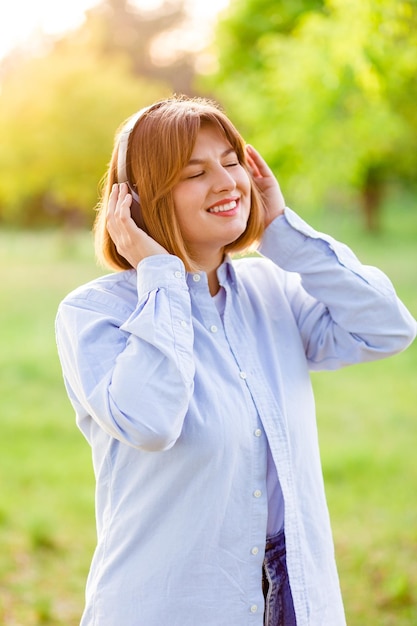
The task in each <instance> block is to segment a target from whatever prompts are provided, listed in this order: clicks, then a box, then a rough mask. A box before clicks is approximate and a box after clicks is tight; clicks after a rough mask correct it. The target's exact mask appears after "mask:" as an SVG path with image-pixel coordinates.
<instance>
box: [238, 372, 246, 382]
mask: <svg viewBox="0 0 417 626" xmlns="http://www.w3.org/2000/svg"><path fill="white" fill-rule="evenodd" d="M239 376H240V377H241V378H243V380H245V378H247V375H246V372H239Z"/></svg>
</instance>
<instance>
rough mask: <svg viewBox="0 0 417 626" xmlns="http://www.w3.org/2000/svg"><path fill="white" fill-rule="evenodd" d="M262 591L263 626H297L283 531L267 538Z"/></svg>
mask: <svg viewBox="0 0 417 626" xmlns="http://www.w3.org/2000/svg"><path fill="white" fill-rule="evenodd" d="M262 589H263V593H264V598H265V614H264V626H297V622H296V619H295V612H294V604H293V599H292V595H291V588H290V583H289V579H288V571H287V561H286V550H285V534H284V531H283V530H281V531H280V532H279V533H278V534H277V535H273V536H272V537H268V538H267V541H266V550H265V559H264V564H263V568H262Z"/></svg>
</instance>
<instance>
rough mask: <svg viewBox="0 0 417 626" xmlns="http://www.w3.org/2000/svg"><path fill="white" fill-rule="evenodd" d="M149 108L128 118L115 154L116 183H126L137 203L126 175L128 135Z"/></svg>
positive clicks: (137, 199) (136, 195)
mask: <svg viewBox="0 0 417 626" xmlns="http://www.w3.org/2000/svg"><path fill="white" fill-rule="evenodd" d="M150 108H151V107H145V108H143V109H140V111H138V112H137V113H135V114H134V115H132V117H130V118H129V119H128V120H127V122H126V124H125V125H124V127H123V128H122V130H121V133H120V135H119V147H118V150H117V152H118V154H117V182H119V183H127V185H128V187H129V190H130V193H131V194H132V197H133V199H134V200H136V202H139V196H138V194H137V192H136V191H135V189H134V186H133V185H132V184H131V183H130V181H129V177H128V175H127V151H128V148H129V139H130V135H131V133H132V131H133V129H134V128H135V126H136V124H137V122H138V121H139V120H140V119H141V117H143V115H144V114H145V113H146V112H147V111H149V109H150Z"/></svg>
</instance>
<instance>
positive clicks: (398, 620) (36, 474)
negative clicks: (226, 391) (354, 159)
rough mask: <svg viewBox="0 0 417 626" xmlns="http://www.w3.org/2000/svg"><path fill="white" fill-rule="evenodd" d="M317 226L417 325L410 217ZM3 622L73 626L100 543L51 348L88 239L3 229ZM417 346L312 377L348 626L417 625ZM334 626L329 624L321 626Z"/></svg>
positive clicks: (83, 448) (86, 465) (90, 489)
mask: <svg viewBox="0 0 417 626" xmlns="http://www.w3.org/2000/svg"><path fill="white" fill-rule="evenodd" d="M384 221H385V232H384V233H383V234H381V235H379V236H370V235H368V234H366V233H363V232H362V230H361V227H360V224H359V223H358V220H357V219H356V217H355V215H354V214H352V215H345V214H340V215H339V214H337V213H336V214H333V215H322V216H320V217H318V218H317V219H315V220H313V223H314V225H315V226H317V227H318V228H322V229H323V230H328V231H329V232H331V233H332V234H334V235H335V236H337V237H340V238H343V239H344V240H345V241H346V242H347V243H349V244H350V245H352V247H353V248H354V249H355V251H357V253H358V255H359V257H360V258H361V259H362V260H363V261H364V262H367V263H372V264H376V265H378V266H380V267H381V268H383V269H384V270H385V271H386V272H387V273H388V275H389V276H390V277H391V279H392V280H393V282H394V283H395V285H396V287H397V290H398V292H399V294H400V296H401V297H402V298H403V299H404V301H405V302H406V304H407V305H408V307H409V308H410V310H411V311H412V312H413V313H414V315H417V288H416V287H417V246H416V243H417V216H416V214H415V211H414V210H413V207H412V206H409V207H407V206H403V207H400V209H398V210H397V211H396V210H393V209H392V208H391V210H390V211H389V212H387V213H386V215H385V220H384ZM0 266H1V277H2V281H1V308H0V321H1V324H0V344H1V351H0V367H1V376H0V398H1V418H2V419H1V423H2V437H1V438H0V484H1V494H2V497H1V500H0V623H1V624H4V626H35V625H36V626H37V625H42V624H50V625H54V626H76V625H77V624H78V623H79V618H80V614H81V611H82V607H83V595H84V586H85V578H86V575H87V571H88V567H89V563H90V559H91V556H92V551H93V548H94V542H95V523H94V481H93V474H92V468H91V459H90V450H89V448H88V446H87V444H86V443H85V442H84V439H83V438H82V436H81V434H80V433H79V432H78V430H77V428H76V426H75V422H74V416H73V412H72V409H71V407H70V405H69V402H68V400H67V398H66V395H65V391H64V388H63V384H62V377H61V371H60V366H59V362H58V358H57V355H56V349H55V340H54V328H53V325H54V317H55V312H56V308H57V305H58V303H59V301H60V300H61V298H62V297H63V296H64V295H65V294H66V293H67V292H68V291H70V290H71V289H73V288H74V287H76V286H77V285H79V284H81V283H83V282H86V281H87V280H89V279H90V278H93V277H94V276H97V275H99V274H100V273H101V271H100V270H99V269H98V268H97V267H96V266H95V263H94V260H93V253H92V245H91V238H90V236H89V235H87V234H86V233H81V234H77V235H64V234H62V233H58V232H49V233H47V232H42V233H35V232H33V233H32V232H25V233H15V232H0ZM416 371H417V343H416V344H415V345H413V346H412V347H411V348H410V349H409V350H408V351H407V352H405V353H403V354H401V355H398V356H396V357H394V358H391V359H388V360H386V361H381V362H378V363H373V364H366V365H361V366H356V367H352V368H347V369H345V370H343V371H341V372H334V373H320V374H314V376H313V383H314V386H315V390H316V398H317V412H318V421H319V429H320V440H321V448H322V459H323V468H324V475H325V480H326V489H327V494H328V501H329V507H330V512H331V517H332V525H333V530H334V537H335V543H336V552H337V560H338V565H339V572H340V577H341V584H342V590H343V595H344V600H345V606H346V612H347V618H348V624H349V626H373V625H377V626H391V625H392V626H394V625H395V626H405V625H408V626H411V625H414V624H416V623H417V559H416V555H417V500H416V498H415V490H416V485H417V463H416V455H415V448H416V441H417V384H416ZM326 626H331V625H326Z"/></svg>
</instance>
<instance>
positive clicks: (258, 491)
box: [253, 489, 262, 498]
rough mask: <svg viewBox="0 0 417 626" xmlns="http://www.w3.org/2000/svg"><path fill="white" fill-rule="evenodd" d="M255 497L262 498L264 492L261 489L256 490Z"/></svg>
mask: <svg viewBox="0 0 417 626" xmlns="http://www.w3.org/2000/svg"><path fill="white" fill-rule="evenodd" d="M253 495H254V496H255V498H260V497H261V495H262V491H261V490H260V489H255V491H254V492H253Z"/></svg>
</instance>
